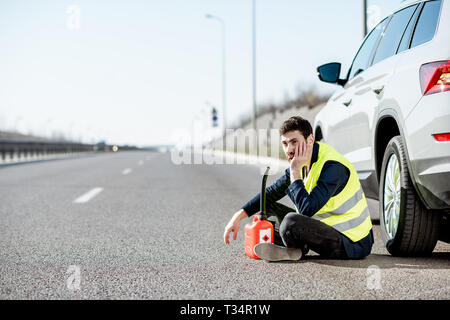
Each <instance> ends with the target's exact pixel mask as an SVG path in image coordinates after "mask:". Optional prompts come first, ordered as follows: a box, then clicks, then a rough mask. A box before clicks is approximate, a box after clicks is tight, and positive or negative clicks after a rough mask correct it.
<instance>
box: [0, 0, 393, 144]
mask: <svg viewBox="0 0 450 320" xmlns="http://www.w3.org/2000/svg"><path fill="white" fill-rule="evenodd" d="M400 2H401V1H400V0H369V1H368V7H369V10H370V14H371V15H370V17H369V23H371V24H373V23H374V22H375V20H378V19H381V18H382V17H383V16H385V15H386V14H387V13H389V12H390V11H391V10H393V9H394V8H395V7H396V6H398V5H399V3H400ZM256 3H257V6H256V11H257V97H258V103H267V102H280V101H283V99H284V97H285V96H286V95H291V96H293V95H294V94H295V92H296V89H297V88H298V87H299V86H303V87H305V88H307V87H309V86H311V85H314V86H316V88H317V89H318V90H319V91H320V92H331V91H332V90H333V89H334V88H335V87H334V86H333V85H329V84H325V83H322V82H320V81H319V80H318V79H317V75H316V67H317V66H318V65H320V64H323V63H326V62H331V61H338V62H342V63H343V74H344V73H346V71H347V69H348V67H349V65H350V63H351V61H352V59H353V55H354V54H355V53H356V50H357V49H358V47H359V45H360V44H361V41H362V31H361V29H362V15H361V10H362V1H361V0H346V1H333V0H327V1H325V0H324V1H303V0H277V1H274V0H257V1H256ZM251 4H252V1H251V0H226V1H225V0H147V1H143V0H142V1H138V0H131V1H125V0H122V1H112V0H108V1H107V0H96V1H88V0H79V1H65V0H58V1H57V0H53V1H48V0H46V1H44V0H42V1H26V0H0V43H1V45H0V70H1V72H0V130H2V129H3V130H5V129H6V130H11V129H14V128H16V129H18V130H19V131H21V132H24V133H34V134H38V135H49V134H50V133H51V132H52V131H55V130H59V131H61V132H63V133H64V134H65V135H66V136H72V137H75V138H82V139H83V141H86V142H87V141H93V140H94V139H106V141H107V142H109V143H129V144H137V145H149V144H166V143H171V137H172V132H173V131H174V130H177V129H178V130H179V129H182V128H186V129H187V128H189V127H190V125H191V123H192V121H193V119H194V118H195V117H197V118H202V117H204V118H205V119H206V117H207V120H208V121H209V117H210V115H209V113H208V114H206V112H207V111H209V109H208V107H207V104H206V102H210V103H212V104H214V105H217V106H218V108H219V112H221V109H220V108H221V101H222V100H221V99H222V98H221V97H222V96H221V95H222V73H221V72H222V69H221V67H222V65H221V61H222V60H221V58H222V56H221V54H222V47H221V46H222V42H221V29H220V25H219V23H218V22H217V21H214V20H211V19H206V18H205V14H206V13H210V14H213V15H217V16H219V17H221V18H222V19H223V20H224V21H225V24H226V46H227V55H226V57H227V118H228V121H229V123H231V122H234V121H236V120H237V119H238V118H239V117H240V116H242V115H243V114H248V113H250V112H251V110H252V46H251V39H252V38H251V36H252V33H251V32H252V29H251V26H252V24H251ZM219 116H220V114H219ZM220 120H221V119H220Z"/></svg>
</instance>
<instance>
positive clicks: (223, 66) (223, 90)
mask: <svg viewBox="0 0 450 320" xmlns="http://www.w3.org/2000/svg"><path fill="white" fill-rule="evenodd" d="M205 18H207V19H213V20H217V21H219V23H220V24H221V26H222V113H223V114H222V118H223V136H224V138H225V132H226V131H225V130H226V127H227V120H226V107H227V106H226V105H227V102H226V96H227V94H226V82H227V78H226V46H225V22H224V21H223V20H222V19H221V18H219V17H217V16H213V15H212V14H206V15H205Z"/></svg>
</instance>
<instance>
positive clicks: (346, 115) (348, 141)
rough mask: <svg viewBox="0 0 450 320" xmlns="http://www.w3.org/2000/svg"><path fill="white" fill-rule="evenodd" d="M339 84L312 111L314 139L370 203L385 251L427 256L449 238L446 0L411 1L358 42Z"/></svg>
mask: <svg viewBox="0 0 450 320" xmlns="http://www.w3.org/2000/svg"><path fill="white" fill-rule="evenodd" d="M317 71H318V75H319V78H320V80H322V81H325V82H329V83H336V84H339V85H340V86H342V87H341V88H339V89H338V90H337V91H336V92H335V93H334V94H333V95H332V96H331V98H330V99H329V101H328V102H327V104H326V106H325V107H324V108H323V109H322V110H321V111H320V112H319V113H318V114H317V116H316V118H315V121H314V134H315V137H316V140H323V141H324V142H326V143H328V144H330V145H331V146H333V147H334V148H335V149H336V150H338V151H339V152H341V153H342V154H344V155H345V156H346V157H347V158H348V159H349V160H350V161H351V162H352V163H353V164H354V166H355V168H356V170H357V171H358V175H359V178H360V180H361V184H362V186H363V188H364V191H365V194H366V196H367V197H368V198H373V199H377V200H379V204H380V226H381V234H382V238H383V240H384V242H385V244H386V247H387V250H388V251H389V252H390V253H391V254H392V255H399V256H404V255H408V256H416V255H427V254H430V253H431V252H432V251H433V249H434V247H435V246H436V243H437V240H438V239H440V240H443V241H446V242H450V227H449V221H450V0H433V1H415V2H409V3H408V4H406V5H402V7H400V8H399V9H397V10H396V11H395V12H394V13H392V14H390V15H389V16H387V17H386V18H384V19H383V20H382V21H381V22H380V23H379V24H378V25H377V26H376V27H375V28H374V29H373V30H372V31H371V32H370V33H369V34H368V35H367V36H366V37H365V39H364V41H363V43H362V45H361V47H360V48H359V50H358V52H357V53H356V55H355V57H354V59H353V63H352V65H351V67H350V69H349V70H348V73H347V76H346V78H345V79H340V78H339V75H340V71H341V64H340V63H335V62H333V63H328V64H325V65H322V66H320V67H318V68H317Z"/></svg>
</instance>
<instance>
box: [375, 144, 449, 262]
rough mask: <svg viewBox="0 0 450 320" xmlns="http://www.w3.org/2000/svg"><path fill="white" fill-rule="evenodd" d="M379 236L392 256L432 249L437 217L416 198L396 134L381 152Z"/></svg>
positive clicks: (408, 254) (403, 150)
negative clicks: (382, 154) (382, 153)
mask: <svg viewBox="0 0 450 320" xmlns="http://www.w3.org/2000/svg"><path fill="white" fill-rule="evenodd" d="M379 205H380V226H381V236H382V238H383V241H384V243H385V245H386V248H387V250H388V251H389V253H390V254H392V255H394V256H420V255H429V254H431V252H433V249H434V247H435V246H436V242H437V240H438V236H439V225H440V218H441V216H440V215H439V214H435V213H432V212H430V211H429V210H427V209H426V208H425V207H424V206H423V204H422V202H421V201H420V199H419V198H418V196H417V194H416V192H415V190H414V186H413V184H412V181H411V177H410V175H409V171H408V166H407V162H406V150H405V147H404V145H403V141H402V139H401V137H400V136H396V137H393V138H392V139H391V140H390V141H389V143H388V145H387V147H386V150H385V152H384V158H383V163H382V167H381V175H380V189H379Z"/></svg>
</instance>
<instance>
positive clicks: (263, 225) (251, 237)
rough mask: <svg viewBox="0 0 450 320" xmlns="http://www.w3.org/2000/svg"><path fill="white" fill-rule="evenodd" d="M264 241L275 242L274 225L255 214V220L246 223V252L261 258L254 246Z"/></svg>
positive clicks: (250, 255) (255, 257)
mask: <svg viewBox="0 0 450 320" xmlns="http://www.w3.org/2000/svg"><path fill="white" fill-rule="evenodd" d="M262 242H268V243H273V225H272V223H270V222H269V221H267V220H260V216H259V215H255V216H254V217H253V222H251V223H247V224H246V225H245V254H246V255H247V256H249V257H250V258H253V259H259V257H258V256H257V255H256V254H255V252H254V251H253V248H254V247H255V246H256V245H257V244H259V243H262Z"/></svg>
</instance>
